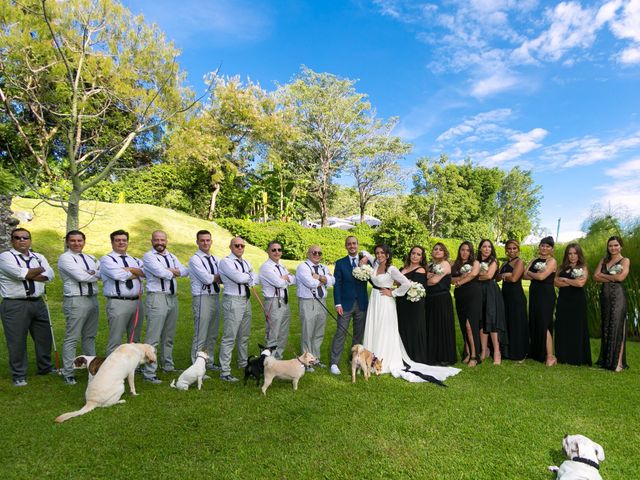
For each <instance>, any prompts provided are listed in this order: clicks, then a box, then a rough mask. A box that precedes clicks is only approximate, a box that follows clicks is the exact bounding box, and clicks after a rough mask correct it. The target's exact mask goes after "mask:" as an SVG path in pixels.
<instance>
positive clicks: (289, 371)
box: [262, 352, 316, 395]
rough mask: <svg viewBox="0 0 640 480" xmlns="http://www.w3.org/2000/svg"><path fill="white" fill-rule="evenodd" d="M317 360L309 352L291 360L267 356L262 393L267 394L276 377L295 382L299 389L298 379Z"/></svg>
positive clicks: (295, 387) (295, 388)
mask: <svg viewBox="0 0 640 480" xmlns="http://www.w3.org/2000/svg"><path fill="white" fill-rule="evenodd" d="M315 362H316V357H314V356H313V355H312V354H311V353H309V352H304V353H303V354H302V355H300V356H299V357H296V358H293V359H291V360H276V359H275V358H273V357H265V359H264V383H263V384H262V393H263V394H264V395H266V394H267V388H269V385H271V382H273V379H274V378H282V379H284V380H291V381H292V382H293V389H294V390H297V389H298V381H299V380H300V378H302V376H303V375H304V372H305V367H308V366H310V365H312V364H314V363H315Z"/></svg>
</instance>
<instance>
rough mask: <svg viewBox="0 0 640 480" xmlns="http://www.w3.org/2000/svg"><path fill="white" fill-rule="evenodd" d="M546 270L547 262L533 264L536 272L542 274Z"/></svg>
mask: <svg viewBox="0 0 640 480" xmlns="http://www.w3.org/2000/svg"><path fill="white" fill-rule="evenodd" d="M545 268H547V262H536V263H534V264H533V269H534V270H535V271H536V272H542V271H543V270H544V269H545Z"/></svg>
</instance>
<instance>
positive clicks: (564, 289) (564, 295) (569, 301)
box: [553, 243, 591, 365]
mask: <svg viewBox="0 0 640 480" xmlns="http://www.w3.org/2000/svg"><path fill="white" fill-rule="evenodd" d="M587 278H589V276H588V272H587V263H586V262H585V259H584V253H582V248H580V245H578V244H577V243H570V244H569V245H567V246H566V248H565V249H564V256H563V257H562V264H561V265H560V268H559V269H558V272H557V273H556V278H555V281H554V284H555V286H556V287H557V288H558V290H559V293H558V303H557V304H556V325H555V338H554V339H553V340H554V344H555V347H556V358H557V359H558V363H568V364H570V365H591V344H590V343H589V327H588V323H587V295H586V294H585V292H584V285H585V283H587Z"/></svg>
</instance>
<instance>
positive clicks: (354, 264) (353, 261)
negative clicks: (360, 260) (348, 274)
mask: <svg viewBox="0 0 640 480" xmlns="http://www.w3.org/2000/svg"><path fill="white" fill-rule="evenodd" d="M356 267H357V265H356V259H355V258H352V259H351V269H352V270H353V269H354V268H356Z"/></svg>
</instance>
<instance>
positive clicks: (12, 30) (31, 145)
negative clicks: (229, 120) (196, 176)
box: [0, 0, 192, 230]
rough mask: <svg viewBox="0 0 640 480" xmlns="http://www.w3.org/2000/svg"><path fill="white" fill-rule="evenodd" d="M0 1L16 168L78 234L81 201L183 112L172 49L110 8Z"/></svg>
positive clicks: (2, 73)
mask: <svg viewBox="0 0 640 480" xmlns="http://www.w3.org/2000/svg"><path fill="white" fill-rule="evenodd" d="M0 2H1V3H0V5H1V6H0V22H1V26H2V35H1V36H0V102H1V105H2V108H3V111H4V118H6V119H7V120H8V122H9V123H10V124H11V125H12V126H13V128H14V129H15V132H16V134H17V135H18V137H19V138H20V140H21V142H22V143H23V148H22V149H21V150H22V151H26V152H27V155H24V156H21V157H20V158H17V157H16V156H13V160H14V162H15V167H16V170H17V171H19V173H20V174H21V175H22V178H23V180H24V181H25V182H27V184H28V185H29V187H30V188H31V189H32V190H34V191H35V192H36V193H39V194H41V195H42V196H43V197H46V199H47V200H48V201H50V202H51V203H54V204H56V205H58V206H60V207H62V208H63V209H64V210H65V211H66V212H67V229H68V230H71V229H75V228H78V222H79V219H78V217H79V211H80V200H81V199H82V197H83V193H84V192H85V191H86V190H87V189H89V188H91V187H93V186H94V185H96V184H97V183H99V182H100V181H102V180H104V179H105V178H107V176H108V175H109V174H110V172H111V170H112V169H113V168H114V167H115V166H116V165H117V164H118V163H119V162H120V161H122V159H123V157H124V156H125V153H126V152H127V150H128V149H130V148H131V146H132V144H134V142H136V141H137V140H139V139H140V138H141V137H142V136H145V135H151V134H153V133H154V132H158V131H159V130H160V129H161V127H162V126H163V125H164V124H165V122H167V121H168V120H170V119H171V118H172V117H174V116H175V115H177V114H179V113H181V112H184V111H185V110H187V109H188V108H189V107H190V106H191V105H192V101H191V100H190V99H189V93H188V92H187V91H186V90H184V89H183V88H181V82H182V80H183V76H184V75H183V74H182V73H181V72H180V70H179V69H178V66H177V64H176V62H175V58H176V56H177V54H178V51H177V50H176V49H175V48H174V47H173V45H172V44H171V43H168V42H167V41H166V40H165V38H164V35H163V33H162V32H161V31H160V30H159V29H158V28H157V27H156V26H155V25H147V24H145V23H144V20H143V18H142V17H134V16H133V15H131V13H130V12H129V11H128V10H127V9H126V8H124V7H123V6H122V5H121V4H120V3H119V2H116V1H115V0H66V1H63V2H60V1H47V0H41V1H35V0H25V1H24V2H16V1H12V0H0ZM42 183H47V184H48V185H50V186H52V187H53V189H52V191H51V192H50V193H45V192H46V191H43V190H42V189H41V188H40V186H41V184H42Z"/></svg>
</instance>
